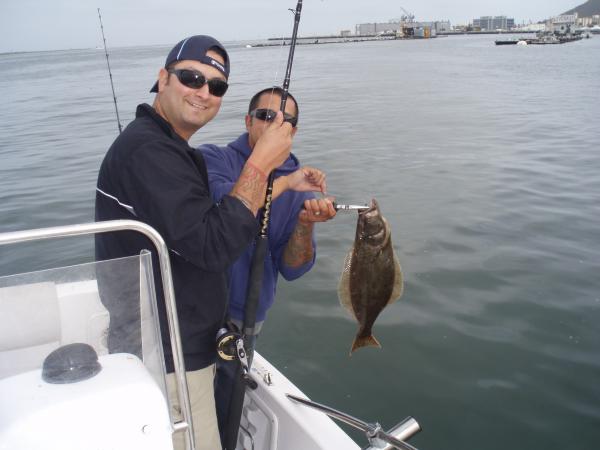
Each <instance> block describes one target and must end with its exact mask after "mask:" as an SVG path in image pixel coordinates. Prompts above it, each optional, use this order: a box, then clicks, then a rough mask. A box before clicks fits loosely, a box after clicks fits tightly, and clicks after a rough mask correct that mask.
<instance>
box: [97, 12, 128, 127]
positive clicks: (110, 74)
mask: <svg viewBox="0 0 600 450" xmlns="http://www.w3.org/2000/svg"><path fill="white" fill-rule="evenodd" d="M98 19H100V30H101V31H102V41H103V42H104V54H105V55H106V65H107V67H108V76H109V78H110V88H111V89H112V95H113V101H114V103H115V113H116V114H117V126H118V127H119V133H121V131H123V127H122V126H121V119H120V118H119V108H118V107H117V96H116V95H115V85H114V84H113V77H112V72H111V70H110V62H109V61H108V50H107V49H106V38H105V37H104V26H103V25H102V16H101V15H100V8H98Z"/></svg>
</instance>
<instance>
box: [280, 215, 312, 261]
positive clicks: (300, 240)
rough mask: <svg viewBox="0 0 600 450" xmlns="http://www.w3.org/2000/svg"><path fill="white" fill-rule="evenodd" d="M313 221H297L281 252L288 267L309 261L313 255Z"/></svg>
mask: <svg viewBox="0 0 600 450" xmlns="http://www.w3.org/2000/svg"><path fill="white" fill-rule="evenodd" d="M313 227H314V225H313V223H311V222H307V223H303V222H300V221H299V222H298V223H297V224H296V227H295V228H294V231H293V232H292V235H291V236H290V240H289V241H288V243H287V245H286V247H285V250H284V252H283V261H284V263H285V264H286V265H287V266H289V267H299V266H301V265H302V264H306V263H307V262H309V261H311V260H312V258H313V255H314V248H313V245H312V231H313Z"/></svg>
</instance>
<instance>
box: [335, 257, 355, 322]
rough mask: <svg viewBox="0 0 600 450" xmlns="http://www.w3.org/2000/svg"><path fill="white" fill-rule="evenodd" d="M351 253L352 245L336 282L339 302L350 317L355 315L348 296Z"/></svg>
mask: <svg viewBox="0 0 600 450" xmlns="http://www.w3.org/2000/svg"><path fill="white" fill-rule="evenodd" d="M352 253H354V246H352V248H351V249H350V251H349V252H348V254H347V255H346V259H345V260H344V268H343V270H342V275H341V276H340V282H339V284H338V298H339V300H340V304H341V305H342V306H343V307H344V308H345V309H346V310H348V312H349V313H350V314H351V315H352V317H355V314H354V309H353V308H352V298H351V297H350V269H351V267H350V266H351V265H352Z"/></svg>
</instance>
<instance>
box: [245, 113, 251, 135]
mask: <svg viewBox="0 0 600 450" xmlns="http://www.w3.org/2000/svg"><path fill="white" fill-rule="evenodd" d="M245 121H246V131H250V127H251V126H252V116H250V115H249V114H246V119H245Z"/></svg>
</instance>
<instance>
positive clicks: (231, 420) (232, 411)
mask: <svg viewBox="0 0 600 450" xmlns="http://www.w3.org/2000/svg"><path fill="white" fill-rule="evenodd" d="M290 11H292V13H293V14H294V29H293V31H292V38H291V41H290V50H289V55H288V61H287V68H286V71H285V78H284V81H283V94H282V95H281V111H285V105H286V102H287V98H288V90H289V86H290V78H291V73H292V63H293V61H294V50H295V49H296V40H297V37H298V25H299V23H300V14H301V12H302V0H298V3H297V4H296V9H295V10H293V9H290ZM274 181H275V171H274V170H273V171H272V172H271V173H270V174H269V178H268V182H267V191H266V195H265V206H264V209H263V217H262V225H261V229H260V232H259V234H258V236H257V237H256V241H255V245H254V254H253V255H252V264H251V265H250V273H249V277H248V287H247V291H246V293H247V296H246V305H245V308H244V320H243V325H242V330H241V335H239V336H238V337H237V339H236V345H235V347H236V356H237V360H238V363H239V364H238V367H237V369H236V375H235V384H234V387H233V392H232V394H231V401H230V403H229V415H228V418H227V427H226V430H225V432H224V433H223V434H224V440H223V442H222V445H223V449H224V450H234V449H235V447H236V444H237V437H238V432H239V429H240V420H241V417H242V408H243V406H244V396H245V393H246V386H247V385H248V386H250V387H251V388H254V389H256V386H257V385H256V382H253V381H254V380H252V379H251V378H250V373H249V372H250V364H251V357H250V356H251V355H249V354H248V353H247V351H246V349H245V347H246V346H245V345H244V342H249V339H248V337H251V336H253V335H255V327H256V311H257V309H258V303H259V298H260V291H261V288H262V281H263V275H264V268H265V256H266V254H267V248H268V234H267V230H268V227H269V217H270V212H271V202H272V199H273V182H274Z"/></svg>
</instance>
